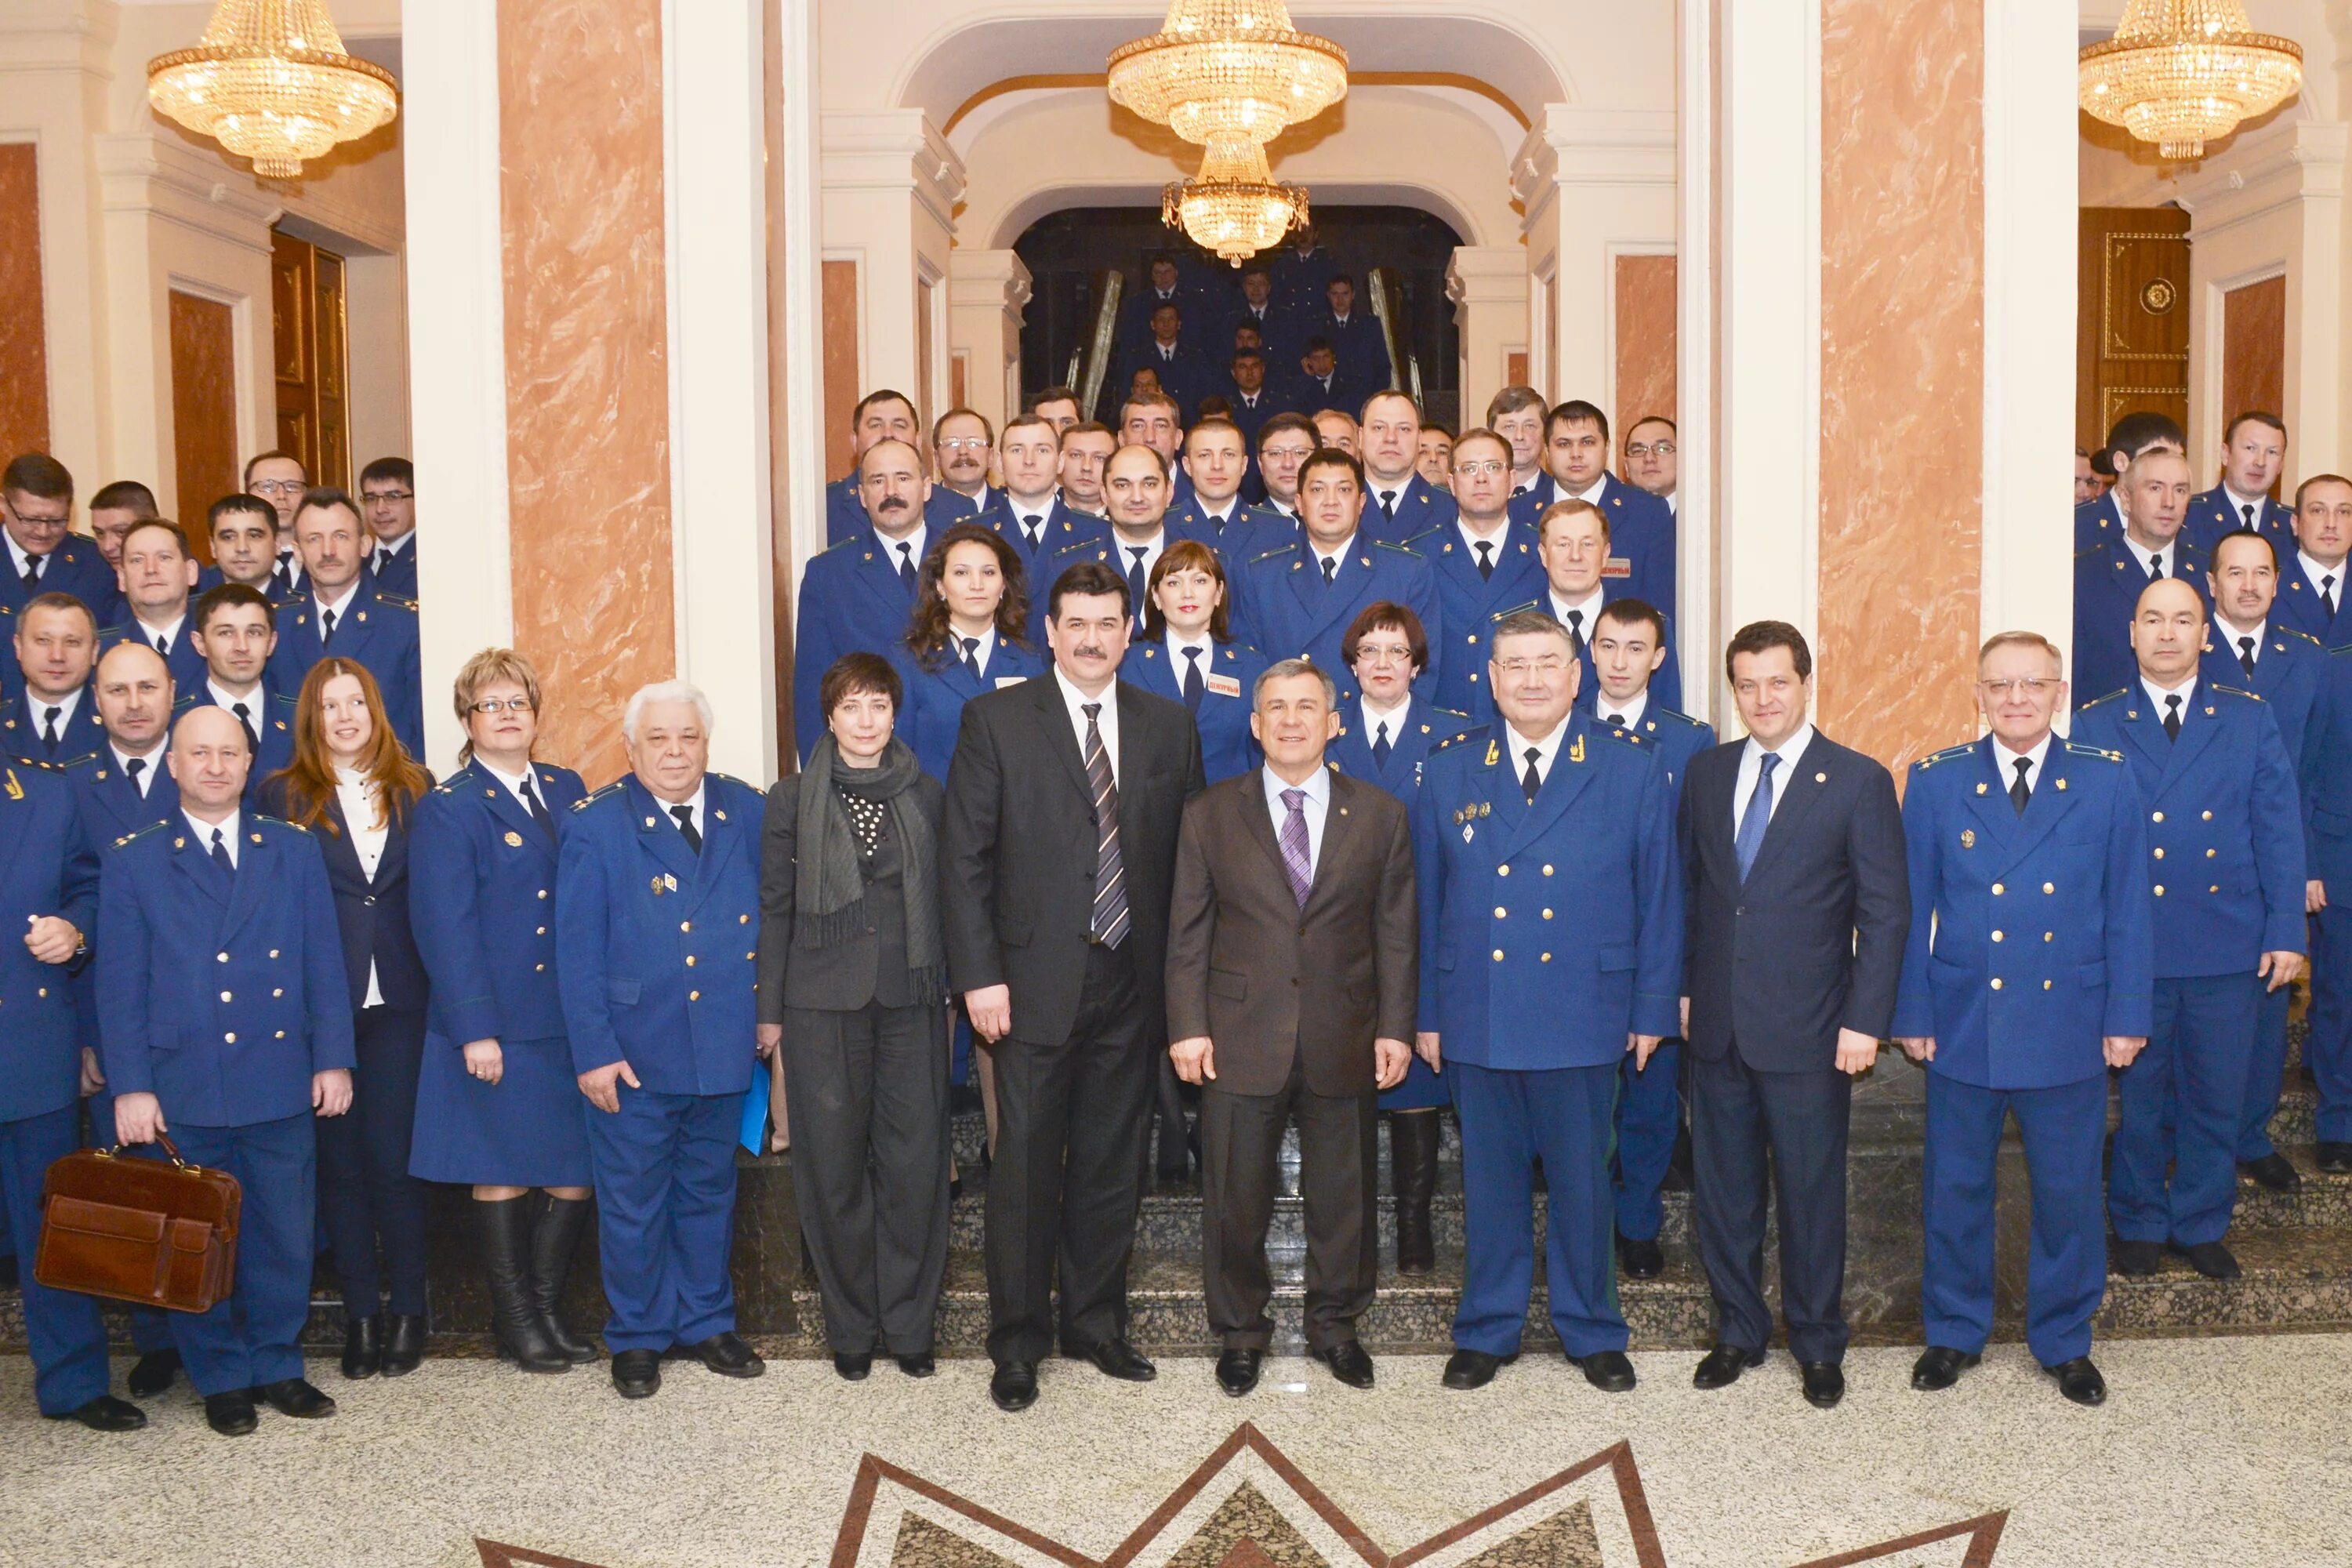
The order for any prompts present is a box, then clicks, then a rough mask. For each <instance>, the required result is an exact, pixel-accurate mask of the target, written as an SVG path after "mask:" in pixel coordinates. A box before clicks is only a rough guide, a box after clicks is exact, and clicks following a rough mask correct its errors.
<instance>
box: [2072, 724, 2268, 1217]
mask: <svg viewBox="0 0 2352 1568" xmlns="http://www.w3.org/2000/svg"><path fill="white" fill-rule="evenodd" d="M2174 695H2179V696H2180V697H2181V698H2182V699H2183V700H2182V702H2181V704H2180V709H2181V718H2180V735H2179V739H2178V740H2175V739H2172V738H2170V737H2169V736H2168V735H2167V734H2166V732H2165V728H2164V722H2163V710H2160V709H2159V708H2158V706H2157V705H2156V700H2154V699H2152V698H2151V697H2150V696H2149V694H2148V692H2147V689H2146V688H2145V687H2144V686H2142V685H2140V684H2139V683H2137V682H2135V683H2134V684H2132V685H2131V686H2128V687H2126V688H2125V689H2123V690H2121V691H2118V692H2116V693H2114V694H2113V695H2111V696H2107V697H2102V698H2100V699H2098V700H2096V701H2094V702H2090V703H2086V704H2085V705H2084V707H2083V708H2082V709H2081V710H2078V711H2077V713H2076V715H2075V720H2074V735H2075V738H2076V739H2078V740H2080V741H2082V742H2085V743H2086V744H2090V745H2095V746H2103V747H2105V748H2106V749H2107V750H2109V751H2113V752H2122V753H2123V755H2124V757H2125V759H2126V761H2127V762H2128V763H2130V765H2131V770H2132V776H2133V779H2134V781H2135V782H2136V783H2137V784H2138V785H2139V793H2140V799H2141V801H2142V803H2143V804H2144V805H2147V809H2148V823H2149V826H2148V828H2147V838H2148V844H2149V846H2150V847H2149V851H2148V853H2149V856H2150V859H2149V861H2148V862H2147V868H2146V876H2147V880H2148V882H2149V884H2150V886H2151V889H2160V890H2153V891H2152V893H2151V896H2152V897H2153V898H2154V899H2155V900H2156V902H2155V910H2156V1015H2155V1026H2154V1033H2152V1034H2150V1035H2149V1037H2148V1041H2147V1049H2145V1050H2143V1051H2141V1052H2140V1054H2139V1056H2138V1058H2137V1059H2135V1060H2134V1061H2133V1063H2132V1065H2131V1066H2129V1067H2127V1068H2125V1069H2124V1070H2123V1075H2122V1084H2121V1088H2122V1099H2123V1120H2122V1123H2121V1125H2120V1126H2118V1127H2117V1128H2116V1140H2115V1161H2114V1168H2113V1170H2112V1171H2111V1173H2109V1176H2108V1185H2107V1212H2108V1214H2109V1215H2110V1216H2111V1217H2112V1218H2113V1220H2114V1223H2115V1230H2116V1235H2117V1236H2118V1237H2122V1238H2123V1239H2125V1240H2126V1241H2153V1242H2166V1241H2169V1242H2174V1243H2177V1244H2178V1245H2179V1246H2182V1247H2190V1246H2194V1245H2196V1244H2197V1243H2200V1242H2207V1241H2219V1240H2221V1235H2222V1233H2223V1232H2224V1231H2226V1230H2228V1229H2229V1228H2230V1215H2231V1208H2232V1206H2233V1205H2234V1204H2235V1203H2236V1200H2237V1193H2238V1166H2237V1148H2238V1134H2239V1128H2240V1121H2241V1118H2242V1113H2243V1110H2244V1105H2245V1091H2246V1078H2247V1073H2248V1071H2249V1062H2250V1060H2251V1058H2252V1055H2253V1050H2254V1035H2255V1030H2256V1028H2257V1026H2258V1025H2259V1020H2260V1015H2261V1012H2262V1001H2263V985H2264V982H2263V980H2262V979H2261V978H2260V976H2259V975H2257V973H2255V971H2256V968H2257V966H2258V965H2259V964H2260V963H2261V962H2262V956H2263V954H2264V953H2266V952H2303V951H2304V920H2303V882H2304V854H2303V807H2302V804H2301V796H2300V792H2299V790H2298V789H2297V787H2296V782H2295V772H2294V763H2292V762H2290V761H2289V760H2288V757H2287V751H2286V745H2285V742H2284V741H2283V740H2282V739H2281V738H2280V736H2279V731H2278V725H2277V723H2276V722H2275V721H2273V719H2272V717H2271V711H2270V705H2269V704H2268V703H2266V702H2264V701H2263V700H2262V699H2261V698H2259V697H2256V696H2254V695H2252V693H2251V692H2245V691H2241V690H2238V689H2236V688H2234V687H2229V686H2221V685H2216V684H2214V683H2212V682H2210V681H2205V680H2199V681H2196V682H2193V683H2192V684H2191V685H2190V686H2189V688H2188V689H2184V690H2183V691H2181V692H2179V693H2175V694H2174ZM2279 994H2282V995H2283V994H2284V987H2282V988H2281V991H2280V993H2279ZM2168 1167H2169V1170H2170V1179H2169V1181H2168V1180H2167V1170H2168Z"/></svg>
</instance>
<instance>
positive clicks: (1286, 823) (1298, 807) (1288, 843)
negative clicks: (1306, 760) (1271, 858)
mask: <svg viewBox="0 0 2352 1568" xmlns="http://www.w3.org/2000/svg"><path fill="white" fill-rule="evenodd" d="M1282 804H1283V805H1285V806H1286V807H1288V808H1289V811H1290V815H1289V816H1286V817H1284V818H1283V819H1282V868H1283V870H1284V871H1285V872H1286V873H1287V874H1288V875H1289V877H1290V892H1291V896H1292V897H1294V898H1296V899H1297V900H1298V907H1299V908H1300V909H1302V910H1303V909H1305V908H1306V907H1307V894H1308V893H1311V892H1313V891H1314V890H1315V862H1314V860H1313V858H1310V857H1309V856H1308V854H1307V792H1306V791H1305V790H1303V789H1286V790H1284V791H1283V792H1282Z"/></svg>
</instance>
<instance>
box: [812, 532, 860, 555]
mask: <svg viewBox="0 0 2352 1568" xmlns="http://www.w3.org/2000/svg"><path fill="white" fill-rule="evenodd" d="M856 542H857V535H856V534H854V533H853V534H851V535H850V536H849V537H848V538H846V539H836V540H835V541H834V542H832V543H831V544H828V545H826V546H825V547H824V549H823V550H820V551H818V552H817V554H819V555H831V554H834V553H835V552H839V551H843V550H846V549H848V548H849V547H850V546H851V545H853V544H855V543H856Z"/></svg>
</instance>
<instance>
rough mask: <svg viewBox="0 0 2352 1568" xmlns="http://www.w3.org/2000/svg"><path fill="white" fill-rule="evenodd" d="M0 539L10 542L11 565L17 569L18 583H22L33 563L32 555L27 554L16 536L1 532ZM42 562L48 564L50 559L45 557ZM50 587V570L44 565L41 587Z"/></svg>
mask: <svg viewBox="0 0 2352 1568" xmlns="http://www.w3.org/2000/svg"><path fill="white" fill-rule="evenodd" d="M0 539H5V540H6V541H7V542H8V562H9V564H10V565H12V566H14V567H15V568H16V579H17V581H19V582H22V581H23V580H24V577H25V568H26V566H27V565H29V564H31V563H32V560H33V557H32V555H31V554H30V553H29V552H26V549H25V547H24V546H23V545H21V544H19V543H17V542H16V535H15V534H13V533H9V532H6V531H0ZM41 560H42V561H44V562H47V560H48V557H47V555H44V556H42V557H41ZM48 585H49V569H48V567H47V565H44V566H43V567H42V568H41V586H42V587H43V588H47V586H48Z"/></svg>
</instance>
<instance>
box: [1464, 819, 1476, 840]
mask: <svg viewBox="0 0 2352 1568" xmlns="http://www.w3.org/2000/svg"><path fill="white" fill-rule="evenodd" d="M1477 833H1478V830H1477V829H1476V828H1475V827H1473V826H1470V825H1469V824H1468V823H1466V822H1465V823H1464V824H1463V825H1462V842H1463V843H1465V844H1467V843H1469V842H1470V840H1471V839H1472V838H1474V837H1477Z"/></svg>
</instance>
